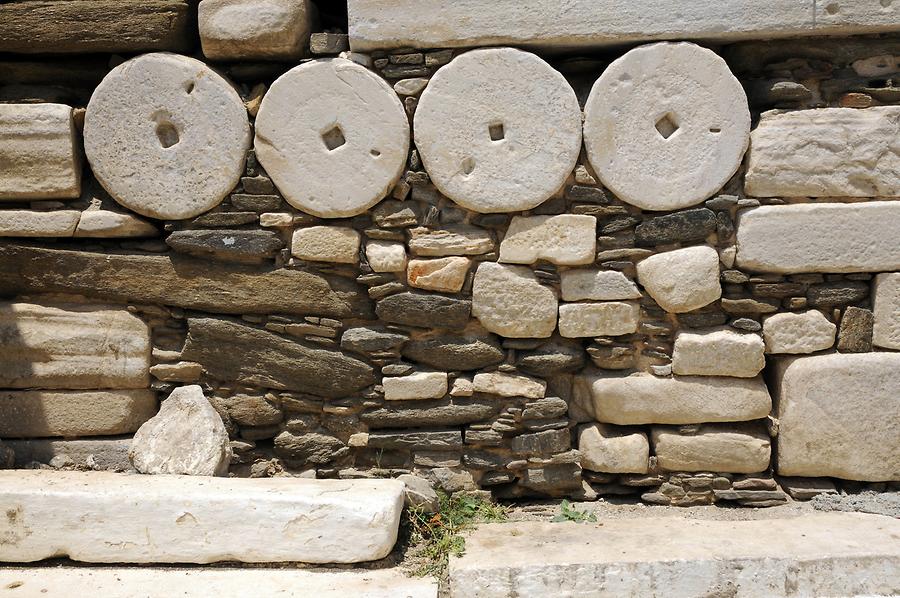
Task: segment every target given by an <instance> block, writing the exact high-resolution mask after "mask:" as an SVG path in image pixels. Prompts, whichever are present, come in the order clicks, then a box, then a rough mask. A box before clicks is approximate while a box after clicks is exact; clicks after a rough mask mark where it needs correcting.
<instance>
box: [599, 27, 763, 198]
mask: <svg viewBox="0 0 900 598" xmlns="http://www.w3.org/2000/svg"><path fill="white" fill-rule="evenodd" d="M584 112H585V119H584V144H585V147H586V148H587V155H588V159H589V160H590V162H591V165H592V166H593V167H594V170H595V171H596V172H597V175H598V176H599V177H600V179H601V181H603V184H604V185H606V186H607V187H608V188H609V189H610V190H611V191H612V192H613V193H615V194H616V195H617V196H618V197H619V199H621V200H623V201H626V202H628V203H630V204H632V205H635V206H637V207H639V208H642V209H644V210H677V209H679V208H685V207H687V206H691V205H694V204H697V203H700V202H701V201H703V200H705V199H707V198H709V197H710V196H711V195H713V194H714V193H716V192H717V191H719V190H720V189H721V188H722V187H723V186H724V185H725V183H727V182H728V179H730V178H731V177H732V175H734V173H735V172H737V169H738V167H739V166H740V164H741V160H742V159H743V156H744V152H745V151H746V150H747V145H748V144H749V142H750V109H749V108H748V106H747V96H746V94H745V93H744V89H743V88H742V87H741V84H740V83H739V82H738V80H737V79H736V78H735V77H734V75H732V74H731V71H730V70H729V68H728V65H727V64H725V61H724V60H722V59H721V58H720V57H719V56H717V55H716V54H715V53H714V52H712V51H711V50H707V49H706V48H701V47H700V46H697V45H694V44H690V43H658V44H650V45H647V46H640V47H638V48H635V49H634V50H631V51H630V52H628V53H627V54H625V55H624V56H622V57H621V58H619V59H618V60H616V61H615V62H613V63H612V64H611V65H610V66H609V68H607V69H606V70H605V71H604V72H603V74H602V75H601V76H600V78H599V79H597V82H596V83H594V87H593V89H591V93H590V96H588V100H587V103H586V105H585V109H584Z"/></svg>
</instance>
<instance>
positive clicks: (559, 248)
mask: <svg viewBox="0 0 900 598" xmlns="http://www.w3.org/2000/svg"><path fill="white" fill-rule="evenodd" d="M596 252H597V219H596V218H594V217H593V216H582V215H577V214H559V215H556V216H514V217H513V219H512V222H511V223H510V225H509V229H507V231H506V236H505V237H504V238H503V241H502V242H501V243H500V260H499V261H501V262H505V263H507V264H533V263H535V262H536V261H538V260H546V261H548V262H551V263H553V264H558V265H561V266H578V265H584V264H590V263H593V261H594V254H595V253H596Z"/></svg>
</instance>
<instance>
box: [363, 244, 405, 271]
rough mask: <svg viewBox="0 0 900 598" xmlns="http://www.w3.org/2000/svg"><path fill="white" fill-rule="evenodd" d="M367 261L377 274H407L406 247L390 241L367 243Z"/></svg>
mask: <svg viewBox="0 0 900 598" xmlns="http://www.w3.org/2000/svg"><path fill="white" fill-rule="evenodd" d="M366 261H367V262H369V266H371V268H372V270H374V271H375V272H405V271H406V247H405V246H404V245H403V243H392V242H390V241H367V242H366Z"/></svg>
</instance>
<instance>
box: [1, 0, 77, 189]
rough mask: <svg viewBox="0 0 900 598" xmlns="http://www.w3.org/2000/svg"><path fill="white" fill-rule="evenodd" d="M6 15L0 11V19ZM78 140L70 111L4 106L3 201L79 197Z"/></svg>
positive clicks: (48, 106) (53, 106)
mask: <svg viewBox="0 0 900 598" xmlns="http://www.w3.org/2000/svg"><path fill="white" fill-rule="evenodd" d="M3 10H4V9H3V5H0V14H2V12H3ZM0 21H2V18H0ZM2 28H3V25H2V24H0V30H2ZM2 37H3V36H2V35H0V39H2ZM2 45H3V42H2V41H0V47H2ZM77 138H78V133H77V132H76V130H75V122H74V120H73V119H72V108H71V107H70V106H65V105H63V104H0V200H5V199H12V200H17V201H20V200H34V199H67V198H74V197H78V196H79V194H80V193H81V150H80V149H79V147H78V145H79V144H78V141H77Z"/></svg>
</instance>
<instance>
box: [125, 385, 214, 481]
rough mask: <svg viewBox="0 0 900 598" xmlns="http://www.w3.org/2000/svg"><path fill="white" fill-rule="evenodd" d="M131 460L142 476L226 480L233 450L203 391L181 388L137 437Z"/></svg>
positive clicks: (191, 387) (196, 387) (132, 447)
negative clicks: (173, 475)
mask: <svg viewBox="0 0 900 598" xmlns="http://www.w3.org/2000/svg"><path fill="white" fill-rule="evenodd" d="M129 457H130V459H131V462H132V463H133V464H134V468H135V469H137V470H138V471H139V472H141V473H168V474H184V475H202V476H213V475H217V476H224V475H227V473H228V466H229V465H230V463H231V446H230V445H229V444H228V432H226V431H225V424H223V423H222V418H221V417H220V416H219V414H218V413H217V412H216V410H215V409H214V408H213V406H212V405H210V404H209V401H208V400H207V399H206V397H205V396H203V389H202V388H200V387H199V386H197V385H193V386H181V387H179V388H176V389H175V390H173V391H172V393H171V394H170V395H169V397H168V398H167V399H166V400H165V401H163V402H162V404H161V405H160V408H159V413H158V414H157V415H156V416H154V417H152V418H150V419H149V420H148V421H147V422H146V423H144V425H142V426H141V427H140V429H139V430H138V431H137V432H136V433H135V435H134V439H133V440H132V442H131V451H130V453H129Z"/></svg>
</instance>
